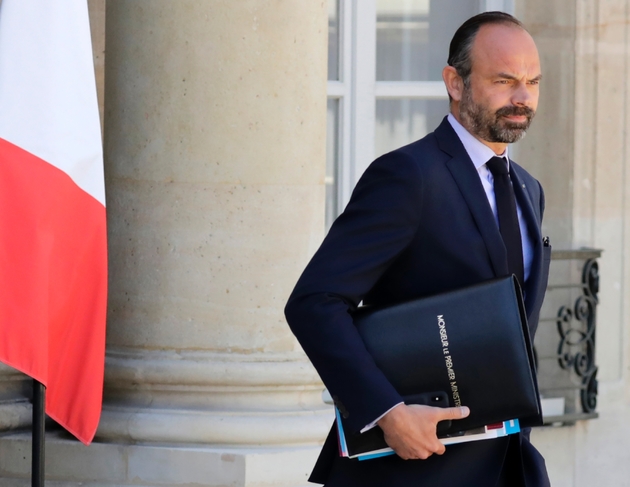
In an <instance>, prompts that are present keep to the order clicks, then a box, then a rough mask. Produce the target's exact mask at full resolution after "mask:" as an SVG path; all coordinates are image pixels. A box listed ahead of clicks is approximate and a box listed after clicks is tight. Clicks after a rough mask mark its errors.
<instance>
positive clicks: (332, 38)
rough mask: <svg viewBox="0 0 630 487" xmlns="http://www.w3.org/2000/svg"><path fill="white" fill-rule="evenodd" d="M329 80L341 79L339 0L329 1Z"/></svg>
mask: <svg viewBox="0 0 630 487" xmlns="http://www.w3.org/2000/svg"><path fill="white" fill-rule="evenodd" d="M328 79H329V80H333V81H336V80H338V79H339V0H328Z"/></svg>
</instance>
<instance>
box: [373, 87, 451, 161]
mask: <svg viewBox="0 0 630 487" xmlns="http://www.w3.org/2000/svg"><path fill="white" fill-rule="evenodd" d="M447 113H448V100H409V99H402V100H376V130H375V135H376V137H375V153H376V156H377V157H378V156H380V155H382V154H385V153H386V152H389V151H391V150H394V149H397V148H398V147H401V146H403V145H406V144H409V143H411V142H413V141H414V140H418V139H420V138H422V137H424V136H425V135H426V134H428V133H429V132H432V131H433V130H434V129H435V128H436V127H437V126H438V125H439V124H440V122H441V121H442V118H444V117H445V116H446V114H447Z"/></svg>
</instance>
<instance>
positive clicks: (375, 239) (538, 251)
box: [285, 12, 550, 487]
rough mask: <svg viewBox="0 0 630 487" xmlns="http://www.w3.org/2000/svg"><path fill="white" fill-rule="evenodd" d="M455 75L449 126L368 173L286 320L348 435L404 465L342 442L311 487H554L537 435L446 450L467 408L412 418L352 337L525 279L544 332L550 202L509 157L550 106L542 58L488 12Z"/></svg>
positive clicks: (517, 26) (509, 24)
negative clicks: (400, 313) (382, 315)
mask: <svg viewBox="0 0 630 487" xmlns="http://www.w3.org/2000/svg"><path fill="white" fill-rule="evenodd" d="M448 64H449V65H448V66H447V67H445V68H444V71H443V78H444V82H445V84H446V87H447V90H448V92H449V97H450V99H451V113H450V114H449V116H448V117H446V118H445V119H444V121H443V122H442V123H441V125H440V126H439V127H438V128H437V129H436V130H435V132H433V133H431V134H429V135H427V136H426V137H424V138H423V139H421V140H419V141H416V142H414V143H412V144H410V145H408V146H405V147H403V148H401V149H398V150H395V151H393V152H391V153H389V154H386V155H384V156H382V157H380V158H378V159H377V160H376V161H374V162H373V163H372V164H371V165H370V167H369V168H368V169H367V170H366V172H365V174H364V175H363V176H362V177H361V179H360V181H359V182H358V184H357V186H356V188H355V190H354V192H353V194H352V197H351V200H350V202H349V204H348V206H347V208H346V209H345V211H344V212H343V214H342V215H341V216H339V218H338V219H337V220H336V221H335V223H334V224H333V226H332V228H331V229H330V232H329V233H328V235H327V237H326V238H325V240H324V242H323V243H322V245H321V247H320V249H319V250H318V251H317V253H316V254H315V256H314V257H313V259H312V260H311V262H310V263H309V265H308V266H307V268H306V269H305V271H304V273H303V274H302V276H301V278H300V280H299V282H298V283H297V285H296V287H295V290H294V291H293V294H292V295H291V297H290V299H289V302H288V304H287V307H286V310H285V313H286V317H287V321H288V322H289V325H290V326H291V329H292V330H293V332H294V333H295V335H296V336H297V338H298V340H299V341H300V343H301V345H302V346H303V348H304V350H305V352H306V353H307V354H308V356H309V358H310V359H311V361H312V362H313V364H314V366H315V367H316V369H317V370H318V372H319V374H320V376H321V377H322V380H323V381H324V383H325V384H326V386H327V387H328V390H329V391H330V393H331V395H332V397H333V399H334V401H335V403H336V405H337V407H338V408H339V410H340V412H341V413H342V414H343V416H344V417H345V418H346V420H347V424H348V426H349V428H350V429H351V430H353V431H362V430H365V429H368V428H370V427H374V426H375V425H376V424H378V426H379V427H380V428H382V429H383V431H384V434H385V439H386V441H387V443H388V444H389V445H390V446H391V447H392V448H393V449H394V451H395V452H396V453H397V455H395V456H390V457H385V458H380V459H375V460H370V461H364V462H359V461H356V460H350V459H346V458H340V457H339V456H338V453H337V439H336V433H335V432H334V429H333V430H331V434H330V435H329V437H328V439H327V440H326V443H325V444H324V448H323V450H322V453H321V455H320V458H319V460H318V462H317V465H316V467H315V470H314V471H313V473H312V475H311V479H310V480H311V481H312V482H317V483H324V484H325V485H326V486H328V487H353V486H356V487H370V486H375V487H376V486H382V487H396V486H401V487H402V486H405V487H406V486H414V487H416V486H430V487H453V486H454V487H459V486H471V487H495V486H497V487H520V486H526V487H547V486H549V480H548V478H547V473H546V468H545V464H544V460H543V459H542V457H541V455H540V454H539V453H538V452H537V451H536V449H535V448H534V447H533V446H532V445H531V444H530V443H529V431H524V432H521V433H520V434H518V435H511V436H509V437H504V438H498V439H493V440H485V441H478V442H474V443H465V444H460V445H453V446H449V447H448V448H446V449H445V448H444V446H443V445H442V444H441V443H440V442H439V441H438V439H437V436H436V425H437V423H438V421H441V420H444V419H453V420H456V419H460V418H463V417H465V416H466V415H468V413H469V412H468V410H467V408H466V407H462V408H445V409H440V408H433V407H429V406H419V405H410V406H408V405H405V404H404V403H403V401H402V398H401V396H400V394H398V392H397V391H396V390H395V389H394V388H393V387H392V385H391V384H390V383H389V381H388V380H387V378H386V377H385V376H384V375H383V373H382V372H381V371H380V370H379V368H378V367H377V366H376V365H375V363H374V361H373V359H372V357H371V356H370V354H369V353H368V352H367V350H366V349H365V347H364V345H363V342H362V341H361V338H360V337H359V335H358V333H357V331H356V328H355V327H354V325H353V323H352V318H351V314H350V313H351V312H352V311H353V310H354V309H356V308H357V306H359V304H360V303H361V302H363V303H364V304H373V305H388V304H392V303H396V302H401V301H405V300H409V299H412V298H417V297H420V296H425V295H431V294H436V293H439V292H444V291H449V290H452V289H457V288H461V287H465V286H469V285H472V284H475V283H479V282H482V281H485V280H489V279H492V278H496V277H501V276H504V275H508V274H510V273H515V274H516V275H517V276H518V278H519V280H520V281H521V283H522V284H523V291H524V296H525V305H526V311H527V315H528V322H529V326H530V328H531V334H532V336H533V335H534V333H535V331H536V327H537V322H538V315H539V311H540V307H541V304H542V299H543V295H544V290H545V288H546V282H547V274H548V269H549V255H550V247H549V246H548V243H547V242H544V241H543V238H542V235H541V231H540V225H541V220H542V214H543V210H544V197H543V192H542V188H541V187H540V184H539V183H538V181H536V180H535V179H534V178H533V177H532V176H530V175H529V174H528V173H527V172H526V171H525V170H524V169H523V168H521V167H520V166H518V165H517V164H516V163H514V162H513V161H511V160H509V159H508V157H507V146H508V144H509V143H511V142H515V141H516V140H518V139H519V138H520V137H522V136H523V134H524V133H525V130H526V129H527V128H528V126H529V123H530V121H531V119H532V117H533V115H534V113H535V110H536V107H537V104H538V85H539V81H540V78H541V74H540V63H539V58H538V52H537V49H536V46H535V44H534V41H533V39H532V38H531V36H530V35H529V34H528V33H527V31H526V30H525V29H524V27H523V26H522V24H521V23H520V22H519V21H518V20H516V19H515V18H514V17H511V16H509V15H507V14H504V13H501V12H490V13H485V14H480V15H478V16H475V17H473V18H471V19H469V20H468V21H466V22H465V23H464V24H463V25H462V26H461V27H460V28H459V29H458V31H457V32H456V33H455V36H454V37H453V40H452V42H451V47H450V52H449V62H448ZM502 168H503V169H502ZM508 175H509V176H508ZM501 181H507V186H506V185H504V186H499V184H500V182H501ZM506 188H507V189H506ZM506 195H507V196H506ZM506 198H507V199H506ZM506 201H507V202H508V203H506ZM510 201H511V207H512V208H511V210H510V209H509V208H508V210H506V209H505V207H506V204H508V206H509V202H510ZM514 203H516V204H514ZM509 212H511V214H512V217H511V220H510V218H509V215H508V213H509ZM506 222H507V223H506ZM508 227H511V229H510V230H509V232H508ZM515 236H516V237H515Z"/></svg>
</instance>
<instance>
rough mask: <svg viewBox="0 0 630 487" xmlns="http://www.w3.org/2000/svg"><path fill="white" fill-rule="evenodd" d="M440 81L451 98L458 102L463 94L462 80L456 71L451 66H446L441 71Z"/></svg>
mask: <svg viewBox="0 0 630 487" xmlns="http://www.w3.org/2000/svg"><path fill="white" fill-rule="evenodd" d="M442 79H443V80H444V84H445V85H446V89H447V91H448V94H449V95H451V98H452V99H453V100H454V101H460V100H461V99H462V93H463V92H464V80H462V78H461V76H460V75H459V74H457V70H456V69H455V68H454V67H453V66H446V67H445V68H444V69H443V70H442Z"/></svg>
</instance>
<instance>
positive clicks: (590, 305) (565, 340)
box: [556, 259, 599, 413]
mask: <svg viewBox="0 0 630 487" xmlns="http://www.w3.org/2000/svg"><path fill="white" fill-rule="evenodd" d="M598 292H599V268H598V265H597V261H596V260H595V259H589V260H587V261H586V262H585V263H584V267H583V270H582V295H580V296H579V297H578V298H577V299H576V300H575V303H574V304H573V306H572V307H570V306H561V307H560V309H559V310H558V317H557V321H556V324H557V328H558V334H559V335H560V342H559V344H558V364H559V365H560V367H561V368H562V369H564V370H567V371H570V372H571V375H572V376H573V377H574V378H575V381H576V382H577V383H579V384H580V402H581V405H582V410H583V412H585V413H591V412H594V411H595V408H596V407H597V366H596V365H595V323H596V319H595V318H596V309H597V304H598V299H597V293H598Z"/></svg>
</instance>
